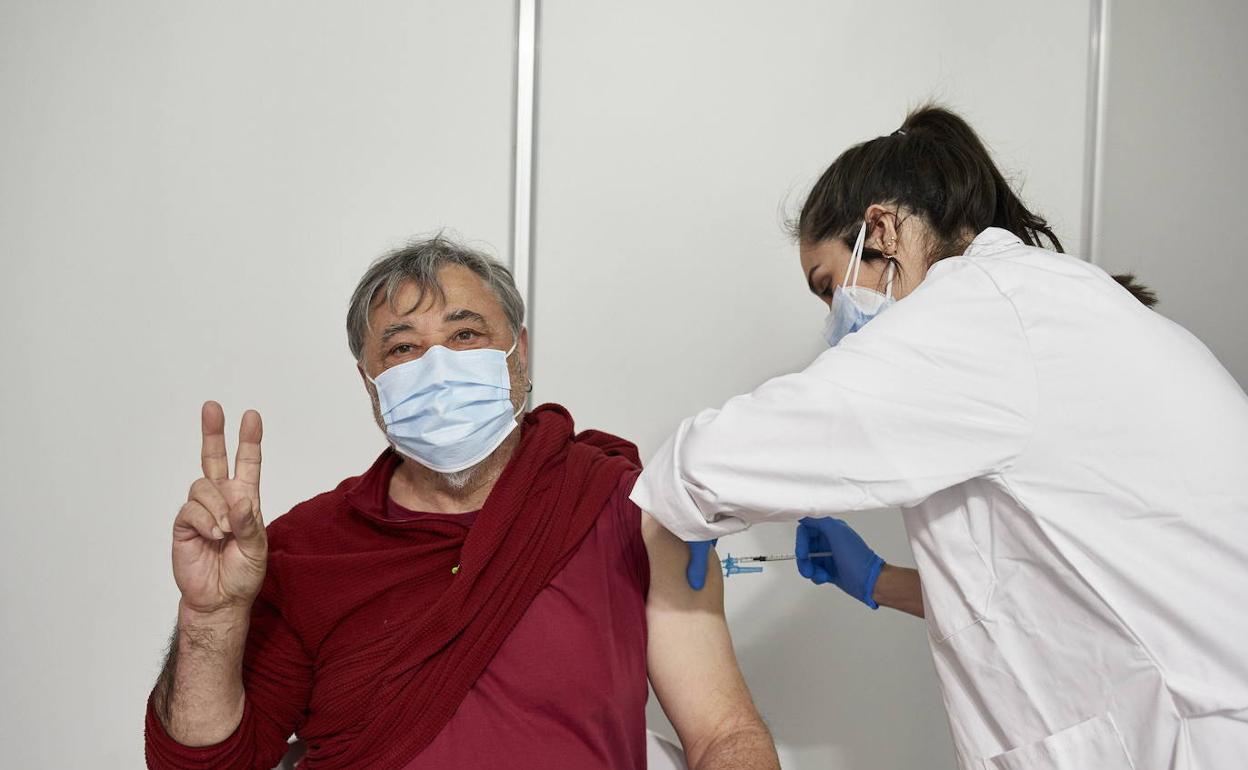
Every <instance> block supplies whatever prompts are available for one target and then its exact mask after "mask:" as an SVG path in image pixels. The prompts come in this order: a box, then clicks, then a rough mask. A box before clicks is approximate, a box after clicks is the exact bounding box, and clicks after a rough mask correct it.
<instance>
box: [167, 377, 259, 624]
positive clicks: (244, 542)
mask: <svg viewBox="0 0 1248 770" xmlns="http://www.w3.org/2000/svg"><path fill="white" fill-rule="evenodd" d="M200 418H201V421H202V424H203V450H202V453H201V455H200V459H201V463H202V465H203V471H204V476H203V478H201V479H199V480H197V481H196V482H195V483H194V484H191V491H190V494H189V495H188V496H187V502H186V504H185V505H183V506H182V509H181V510H180V511H178V516H177V518H176V519H175V520H174V522H173V579H174V581H176V582H177V584H178V589H179V590H180V591H181V592H182V609H183V610H185V611H190V612H193V613H197V614H215V613H219V612H223V611H236V612H247V611H248V610H249V609H250V607H251V603H252V601H253V600H254V599H255V598H256V594H257V593H259V592H260V584H261V583H262V582H263V581H264V571H265V561H266V558H267V556H268V540H267V538H266V537H265V532H264V520H263V518H262V517H261V514H260V440H261V438H262V436H263V433H264V428H263V425H262V423H261V422H260V413H259V412H255V411H248V412H246V413H245V414H243V420H242V425H241V427H240V428H239V431H238V451H237V452H236V453H235V457H234V475H233V477H231V476H230V464H229V456H228V454H227V453H226V449H225V414H224V412H223V411H222V410H221V405H220V404H218V403H217V402H215V401H208V402H207V403H205V404H204V407H203V410H202V412H201V414H200Z"/></svg>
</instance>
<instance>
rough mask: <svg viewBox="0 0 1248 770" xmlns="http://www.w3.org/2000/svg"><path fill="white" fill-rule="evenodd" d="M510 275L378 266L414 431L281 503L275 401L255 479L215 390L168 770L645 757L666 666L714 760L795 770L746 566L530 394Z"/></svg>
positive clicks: (448, 263)
mask: <svg viewBox="0 0 1248 770" xmlns="http://www.w3.org/2000/svg"><path fill="white" fill-rule="evenodd" d="M523 314H524V311H523V302H522V300H521V298H520V295H519V293H518V292H517V291H516V288H515V286H514V284H513V282H512V278H511V274H510V273H509V272H508V271H507V269H506V268H504V267H502V266H500V265H499V264H497V263H496V262H494V261H493V260H491V259H489V258H487V257H484V256H482V255H480V254H477V253H475V252H473V251H471V250H468V249H466V248H464V247H462V246H460V245H457V244H455V243H453V242H451V241H449V240H447V239H445V238H442V237H438V238H434V239H431V240H426V241H421V242H417V243H414V244H412V245H410V246H408V247H407V248H404V249H402V250H399V251H397V252H394V253H392V254H390V255H388V256H386V257H384V258H382V259H381V260H379V261H378V262H376V263H375V264H374V265H373V266H372V267H371V268H370V269H369V271H368V272H367V273H366V274H365V276H364V278H363V279H362V280H361V281H360V284H359V286H358V287H357V288H356V291H355V294H354V296H353V298H352V301H351V307H350V310H349V312H348V315H347V336H348V339H349V341H350V347H351V352H352V354H353V355H354V356H355V358H356V361H357V367H358V368H359V371H360V375H361V377H362V380H363V383H364V387H365V389H366V390H367V391H368V394H369V396H370V398H371V399H372V402H373V409H374V414H375V416H376V418H377V422H378V424H379V426H380V427H381V428H382V430H383V431H385V433H386V436H387V438H388V439H389V443H390V447H389V448H388V449H386V451H385V452H383V453H382V454H381V456H380V457H379V458H378V459H377V460H376V462H374V463H373V465H372V467H371V468H369V469H368V470H367V471H365V472H364V473H363V474H362V475H360V476H357V477H354V478H349V479H347V480H345V481H343V482H342V483H341V484H339V485H338V486H336V487H335V488H333V489H332V490H331V491H329V492H326V493H324V494H321V495H319V496H317V497H314V498H312V499H311V500H308V501H307V502H304V503H301V504H300V505H297V506H295V508H294V509H292V510H291V511H290V512H289V513H287V514H286V515H285V516H282V517H281V518H279V519H277V520H276V521H274V522H273V523H272V524H271V525H269V527H268V528H267V532H266V528H265V527H264V525H263V521H262V519H261V514H260V440H261V423H260V415H259V414H257V413H256V412H250V411H249V412H247V413H246V414H244V415H243V419H242V427H241V429H240V432H239V442H238V449H237V453H236V457H235V462H234V472H233V475H232V476H231V475H230V473H229V468H228V458H227V455H226V448H225V436H224V426H225V418H224V415H223V413H222V410H221V407H220V406H219V405H217V404H216V403H213V402H209V403H207V404H205V405H204V408H203V413H202V415H201V417H202V422H203V455H202V463H203V472H204V476H203V478H201V479H199V480H198V481H196V482H195V483H194V484H192V485H191V490H190V495H189V499H188V502H187V503H186V504H185V505H184V506H182V509H181V510H180V511H179V513H178V515H177V518H176V520H175V521H174V527H173V572H174V579H175V581H176V582H177V585H178V588H179V589H180V590H181V592H182V597H181V601H180V602H179V605H178V626H177V632H176V634H175V637H174V640H173V642H172V643H171V646H170V653H169V658H168V660H167V662H166V665H165V670H164V672H163V673H162V675H161V677H160V679H159V681H158V682H157V684H156V687H155V690H154V691H153V693H152V697H151V699H150V701H149V704H148V714H147V720H146V736H147V746H146V748H147V760H148V764H149V766H151V767H158V768H264V769H267V768H271V767H273V766H274V765H275V764H277V762H278V761H279V759H280V758H281V757H282V755H283V754H284V753H285V751H286V742H287V738H288V737H289V736H290V735H291V734H292V733H296V734H298V736H299V737H300V738H302V739H303V740H304V741H305V742H306V744H307V746H308V754H307V757H306V760H305V762H306V764H307V766H309V767H318V768H347V767H350V768H357V767H367V768H402V769H404V770H424V769H425V768H479V767H499V768H504V767H505V768H510V769H512V770H517V769H523V768H535V769H536V768H543V769H547V768H572V769H574V770H588V769H589V768H610V769H612V770H614V769H616V768H619V769H623V768H635V769H639V768H644V767H645V765H646V757H645V703H646V698H647V688H646V676H647V673H648V674H649V679H650V682H651V683H652V684H653V685H654V690H655V692H656V693H657V694H658V697H659V701H660V703H661V704H662V706H663V708H664V710H665V711H666V712H667V715H668V716H669V717H670V719H671V721H672V724H673V725H674V726H675V727H676V731H677V732H678V733H679V735H680V738H681V741H682V743H683V744H684V747H685V753H686V756H687V758H688V762H689V765H690V767H691V768H695V769H696V770H713V769H719V770H726V769H728V768H752V769H757V768H776V767H778V766H779V763H778V761H777V759H776V754H775V749H774V747H773V745H772V741H771V737H770V735H769V733H768V731H767V729H766V727H765V726H764V725H763V723H762V721H761V720H760V718H759V716H758V714H757V712H756V711H755V710H754V707H753V704H752V702H751V700H750V696H749V693H748V691H747V689H746V686H745V682H744V681H743V680H742V678H741V675H740V673H739V671H738V669H737V664H736V660H735V658H734V656H733V652H732V645H731V642H730V640H729V637H728V629H727V626H726V625H725V623H724V617H723V606H722V600H723V596H722V584H721V583H719V582H718V580H715V579H713V580H712V581H711V586H710V589H711V590H708V591H703V592H701V593H695V592H693V591H691V590H690V589H689V588H688V587H687V585H686V583H685V579H684V573H683V570H684V560H685V551H684V547H683V545H682V544H681V543H680V542H679V541H678V540H676V539H675V538H674V537H673V536H671V535H670V534H668V533H667V532H666V531H665V530H663V529H662V528H660V527H659V526H658V525H656V524H655V522H653V521H652V520H651V519H649V517H647V516H645V515H644V514H643V513H642V512H641V511H640V510H639V509H638V508H637V507H636V506H634V505H633V504H632V503H631V502H630V501H629V499H628V496H629V493H630V491H631V489H632V485H633V482H634V480H635V479H636V476H637V473H638V470H639V468H638V460H637V454H636V449H635V447H633V446H632V445H631V444H629V443H628V442H626V441H623V440H621V439H618V438H615V437H614V436H610V435H607V434H605V433H600V432H596V431H589V432H585V433H581V434H579V435H577V434H575V433H574V431H573V424H572V418H571V416H570V415H569V414H568V413H567V412H566V411H565V410H564V409H562V408H561V407H558V406H554V405H545V406H542V407H539V408H537V409H535V410H533V411H531V412H528V413H527V414H525V415H524V416H523V418H522V419H521V420H520V422H519V424H517V418H518V417H519V416H520V415H521V413H522V412H523V411H524V404H525V401H526V398H527V392H528V391H529V390H530V389H531V383H530V382H529V380H528V377H527V375H526V372H527V361H528V332H527V330H525V329H524V328H523V326H522V318H523Z"/></svg>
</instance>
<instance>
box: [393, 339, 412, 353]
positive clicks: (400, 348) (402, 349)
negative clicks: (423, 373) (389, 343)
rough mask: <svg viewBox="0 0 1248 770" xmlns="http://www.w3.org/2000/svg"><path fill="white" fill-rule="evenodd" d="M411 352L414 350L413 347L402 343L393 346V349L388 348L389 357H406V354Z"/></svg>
mask: <svg viewBox="0 0 1248 770" xmlns="http://www.w3.org/2000/svg"><path fill="white" fill-rule="evenodd" d="M413 350H415V347H413V346H412V345H408V344H407V343H406V342H405V343H402V344H400V345H395V346H394V347H392V348H390V355H392V356H402V355H407V354H408V353H411V352H412V351H413Z"/></svg>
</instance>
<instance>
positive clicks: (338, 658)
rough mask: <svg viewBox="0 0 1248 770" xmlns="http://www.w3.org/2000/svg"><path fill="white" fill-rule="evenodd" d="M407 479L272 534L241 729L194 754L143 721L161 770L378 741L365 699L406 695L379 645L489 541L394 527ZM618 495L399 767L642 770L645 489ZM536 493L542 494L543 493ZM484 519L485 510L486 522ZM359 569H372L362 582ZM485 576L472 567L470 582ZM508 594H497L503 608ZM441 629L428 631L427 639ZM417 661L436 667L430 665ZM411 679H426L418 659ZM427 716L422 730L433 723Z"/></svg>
mask: <svg viewBox="0 0 1248 770" xmlns="http://www.w3.org/2000/svg"><path fill="white" fill-rule="evenodd" d="M560 412H562V410H560ZM563 414H564V415H565V416H566V413H563ZM547 417H549V415H547ZM531 420H532V418H530V421H531ZM548 421H549V420H548ZM528 425H529V422H526V427H528ZM570 426H571V422H570V419H569V420H568V428H569V429H570ZM525 440H527V437H526V439H525ZM522 443H523V442H522ZM514 462H515V461H514V460H513V463H514ZM396 464H397V459H396V458H395V457H394V456H393V455H392V454H390V453H389V452H387V453H386V454H383V456H382V457H381V458H379V460H378V462H377V463H375V464H374V466H373V467H372V468H371V469H370V470H369V471H368V472H367V473H366V474H364V475H363V476H361V477H358V478H353V479H348V480H346V481H344V482H343V483H342V484H340V485H339V486H338V488H337V489H335V490H333V491H332V492H329V493H326V494H324V495H321V496H319V497H316V498H313V499H312V500H310V501H308V502H306V503H303V504H301V505H299V506H296V507H295V508H294V509H293V510H292V511H291V512H290V513H288V514H287V515H285V516H282V517H280V518H278V519H277V520H275V521H274V522H273V523H272V524H271V525H270V527H269V542H270V562H269V574H268V575H267V576H266V581H265V587H264V589H263V590H262V591H261V595H260V597H259V598H258V599H257V602H256V604H255V606H254V608H253V617H252V625H251V630H250V632H249V635H248V642H247V651H246V656H245V660H244V685H245V688H246V691H247V703H246V708H245V713H244V715H243V720H242V722H241V723H240V725H239V727H238V729H237V730H236V731H235V732H234V734H233V735H231V736H230V737H229V738H227V739H226V740H225V741H223V742H222V743H220V744H217V745H215V746H209V747H203V748H188V747H184V746H181V745H179V744H178V743H176V742H175V741H173V740H172V739H171V738H170V737H169V736H168V735H167V734H166V733H165V732H164V730H163V728H162V727H161V725H160V722H159V720H158V719H156V718H155V715H154V712H153V711H152V710H151V708H150V705H149V713H148V719H147V731H146V732H147V756H148V762H149V765H150V766H152V767H162V768H163V767H169V768H260V769H261V770H268V769H269V768H271V767H273V766H274V765H275V764H277V761H278V760H279V759H280V757H281V756H282V754H283V753H284V752H285V744H286V740H287V737H288V736H289V735H290V734H291V733H292V732H298V733H299V734H300V736H301V737H303V738H305V739H306V740H307V742H308V744H309V753H308V756H307V758H306V759H305V760H304V762H303V765H302V766H304V767H309V768H315V767H318V766H320V762H319V761H318V754H319V753H320V750H321V745H322V743H324V744H325V745H327V746H333V747H334V750H340V749H341V747H342V746H343V745H344V744H343V741H344V740H346V741H347V743H346V744H345V745H347V746H350V745H351V744H353V743H355V741H356V739H355V738H353V737H352V736H354V735H356V734H357V732H358V731H367V730H368V729H369V727H370V725H372V718H371V717H370V718H369V719H367V720H366V723H365V724H364V725H363V726H361V727H355V723H358V722H359V717H360V715H361V714H362V713H367V714H371V713H372V709H373V708H374V704H370V703H367V702H363V703H362V702H361V701H360V699H359V695H360V693H363V694H364V695H367V694H368V692H369V691H370V690H373V688H374V680H375V681H376V684H375V688H376V689H375V690H374V691H375V692H381V691H382V690H383V688H385V687H389V688H390V689H389V690H387V692H389V693H390V696H389V697H390V698H391V699H394V698H403V697H405V696H406V695H407V693H406V692H404V691H403V690H402V689H400V690H398V691H395V690H394V689H393V688H394V687H395V686H396V685H395V682H396V681H399V682H401V681H404V680H402V679H401V678H400V679H398V680H396V678H395V676H394V675H393V672H394V670H395V669H394V665H395V661H394V660H393V659H392V657H391V656H389V652H390V651H391V650H382V649H381V648H380V647H379V646H378V645H377V644H375V643H372V640H375V639H377V638H386V636H387V635H388V634H392V635H394V636H400V637H402V636H403V630H404V627H405V626H407V624H409V623H410V622H413V621H412V617H413V614H412V607H413V606H414V605H420V606H422V607H423V606H430V596H436V595H439V594H443V593H446V592H447V591H448V589H449V588H450V587H451V584H452V579H453V578H454V576H453V575H452V574H451V570H450V569H448V568H446V567H447V565H454V564H458V563H459V556H460V552H461V549H462V548H464V547H465V546H464V544H465V542H469V543H470V542H471V541H468V540H467V537H466V536H467V535H468V534H469V533H470V532H471V531H472V529H473V528H475V527H476V526H482V524H481V523H480V522H481V520H480V519H477V518H476V517H475V516H473V515H466V516H465V517H463V518H455V517H447V516H436V515H434V516H428V515H417V516H414V517H405V518H404V519H402V520H396V519H395V518H394V517H393V516H392V515H390V512H388V511H387V510H386V501H388V497H387V495H386V492H385V490H386V489H388V485H389V479H390V476H391V474H392V473H393V470H394V467H395V465H396ZM542 478H545V476H543V477H542ZM613 478H615V479H616V480H615V482H614V490H613V491H610V492H609V493H608V494H607V495H606V496H605V497H604V500H605V503H604V504H602V505H601V507H600V508H598V509H597V510H598V514H597V515H596V518H595V519H593V520H591V521H590V523H589V525H588V526H589V529H588V532H587V533H585V534H584V535H583V538H582V539H579V540H578V541H577V543H576V545H575V547H574V548H573V550H571V551H570V552H569V556H568V557H567V558H566V560H563V561H560V562H558V564H557V565H556V566H557V569H556V571H555V572H554V573H553V577H552V578H551V579H550V580H549V582H547V583H545V584H543V587H541V588H540V590H538V592H537V593H536V595H535V596H534V597H533V598H532V600H531V601H530V602H528V603H527V605H525V607H526V608H525V609H524V611H523V615H522V616H520V617H519V619H518V621H517V622H516V623H515V625H514V627H510V626H508V627H509V628H510V630H509V631H508V632H507V634H506V636H505V637H502V638H501V639H502V641H501V646H499V647H498V648H497V653H495V654H494V655H493V656H492V658H489V659H487V661H486V663H485V666H484V670H482V671H481V672H480V675H479V676H477V677H476V678H475V679H474V680H473V681H472V683H471V688H470V689H468V690H467V694H466V695H462V696H461V697H460V698H458V699H457V698H456V696H455V695H454V694H453V688H448V689H447V690H446V692H447V693H448V694H447V696H446V698H445V699H443V701H444V702H443V703H441V705H444V706H449V708H450V709H451V710H452V711H453V713H452V714H451V715H450V716H449V721H447V722H445V725H444V726H443V727H441V729H440V731H439V732H438V733H437V734H436V737H434V738H433V739H432V741H431V742H430V743H429V744H428V745H427V746H425V747H423V750H421V751H419V753H417V754H416V755H415V756H411V755H410V754H409V755H408V756H407V757H406V758H405V759H404V760H403V761H405V762H407V763H408V764H407V765H406V767H407V768H409V769H410V770H423V769H424V768H434V767H509V768H551V767H575V768H604V769H610V770H615V769H616V768H620V769H623V768H638V769H640V768H644V767H645V714H644V710H645V701H646V696H647V688H646V671H645V645H646V632H645V593H646V589H647V586H648V564H647V560H646V555H645V548H644V545H643V544H642V542H641V536H640V512H639V511H638V510H637V508H636V507H635V506H633V505H632V503H631V502H629V501H628V499H627V494H628V491H629V490H630V489H631V486H632V481H633V479H634V478H635V473H616V474H615V475H614V476H613ZM514 481H515V480H514V479H513V482H512V483H513V487H514V486H515V483H514ZM502 483H503V482H502V481H501V480H500V485H501V484H502ZM560 484H562V482H560ZM522 488H523V487H522ZM559 489H563V486H561V485H560V486H559ZM532 494H533V495H539V494H543V492H542V491H541V490H540V489H537V488H536V487H535V488H534V490H533V492H532ZM492 497H493V495H492ZM366 501H374V502H373V503H369V502H366ZM361 508H363V509H366V510H360V509H361ZM489 511H490V503H489V502H487V508H486V509H485V510H484V511H483V512H482V513H483V514H485V513H487V512H489ZM344 512H346V515H343V514H344ZM483 534H484V533H483ZM413 547H416V548H417V550H416V551H413V550H412V548H413ZM337 553H341V554H342V556H341V557H336V556H335V554H337ZM412 553H418V554H419V558H415V559H413V558H412ZM361 554H363V555H364V556H365V557H367V562H366V563H367V564H369V565H371V566H370V567H368V568H367V569H365V570H361V568H360V557H361ZM369 554H372V556H368V555H369ZM470 558H471V555H470V554H466V559H470ZM523 561H524V560H522V559H515V560H513V561H509V562H507V563H506V565H507V567H508V569H514V570H516V574H517V576H518V577H517V583H519V582H521V578H522V576H523V573H524V571H525V568H526V565H525V564H524V563H523ZM425 564H429V565H431V566H430V567H429V568H424V567H423V565H425ZM474 567H475V565H471V564H469V563H468V561H467V560H466V561H465V562H464V568H465V569H473V568H474ZM509 585H510V584H504V585H502V586H500V587H498V588H496V589H495V590H496V591H503V592H505V591H508V590H510V588H509V587H508V586H509ZM436 620H437V618H433V619H432V620H431V619H429V618H420V622H421V623H424V624H426V625H428V624H429V623H431V622H436ZM392 623H394V624H395V625H391V624H392ZM472 630H473V629H469V631H470V632H471V631H472ZM470 635H471V634H470V633H469V634H465V635H464V636H465V638H466V637H468V636H470ZM404 638H406V637H404ZM472 638H474V639H475V638H479V637H475V636H474V637H472ZM361 640H370V641H368V642H365V641H361ZM452 643H453V644H461V643H462V644H468V642H464V641H462V639H461V640H460V641H452ZM409 647H411V645H410V644H409V645H407V646H406V647H403V646H400V647H397V649H400V650H406V649H408V648H409ZM420 654H421V655H424V656H426V657H421V658H420V660H424V659H427V655H428V653H427V652H425V653H420ZM399 663H400V664H402V661H399ZM412 665H413V666H414V667H419V665H420V663H419V660H414V661H413V663H412ZM370 672H372V673H370ZM370 677H371V678H370ZM447 681H448V682H449V681H450V680H447ZM399 686H400V687H401V684H400V685H399ZM426 691H430V692H434V693H435V694H437V695H439V696H440V695H441V692H442V691H441V690H440V689H438V688H435V689H434V690H428V689H427V686H426ZM396 692H397V695H396V694H395V693H396ZM446 699H452V700H454V702H447V701H446ZM434 700H435V702H434V706H435V708H436V707H437V706H438V705H439V702H438V699H437V698H435V699H434ZM428 711H429V709H426V710H425V711H421V712H419V713H413V715H412V717H411V718H412V719H426V718H427V716H426V715H427V713H428ZM383 713H384V714H385V716H386V717H388V718H391V719H393V717H394V716H395V715H394V710H393V709H388V710H386V709H384V707H383ZM336 724H347V725H352V728H351V729H350V730H349V731H348V732H346V733H345V734H344V733H342V732H338V733H334V732H326V729H325V726H326V725H336ZM400 724H402V723H401V722H400ZM438 724H442V723H440V722H439V723H438ZM396 745H397V744H396ZM357 748H358V747H357ZM393 748H394V746H393V745H391V746H379V747H377V748H376V749H373V750H370V751H372V752H375V753H376V759H377V760H378V761H376V762H374V761H373V758H374V754H373V753H369V754H367V755H364V756H357V757H355V758H354V759H353V760H351V761H349V762H347V764H348V765H350V766H374V765H376V764H390V763H391V762H392V761H393V759H392V758H393V757H394V753H393V752H392V751H391V752H389V753H385V752H387V751H388V750H390V749H393ZM338 756H342V755H341V754H338ZM382 757H384V758H385V761H384V762H383V761H381V760H382ZM333 764H336V765H338V766H341V765H342V762H341V761H334V762H333Z"/></svg>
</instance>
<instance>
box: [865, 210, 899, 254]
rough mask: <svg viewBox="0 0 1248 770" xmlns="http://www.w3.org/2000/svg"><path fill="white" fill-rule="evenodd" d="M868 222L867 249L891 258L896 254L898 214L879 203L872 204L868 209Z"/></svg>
mask: <svg viewBox="0 0 1248 770" xmlns="http://www.w3.org/2000/svg"><path fill="white" fill-rule="evenodd" d="M866 221H867V242H866V244H865V245H866V247H867V248H868V249H874V250H875V251H879V252H882V253H883V254H884V255H886V256H890V257H891V256H893V255H894V254H896V253H897V212H895V211H890V210H888V209H886V208H884V207H883V206H881V205H880V204H878V203H872V204H871V205H870V206H869V207H868V208H867V215H866Z"/></svg>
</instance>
